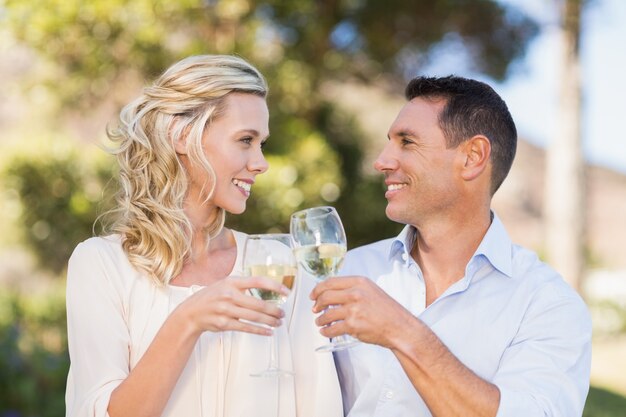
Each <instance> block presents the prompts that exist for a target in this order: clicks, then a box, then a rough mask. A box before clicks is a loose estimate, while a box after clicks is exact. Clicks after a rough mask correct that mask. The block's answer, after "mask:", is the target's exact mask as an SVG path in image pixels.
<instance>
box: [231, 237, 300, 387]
mask: <svg viewBox="0 0 626 417" xmlns="http://www.w3.org/2000/svg"><path fill="white" fill-rule="evenodd" d="M243 268H244V272H245V274H246V275H247V276H263V277H268V278H270V279H272V280H274V281H277V282H278V283H280V284H283V285H284V286H285V287H287V288H289V289H290V290H291V289H292V288H293V285H294V280H295V278H296V270H297V269H296V260H295V258H294V256H293V246H292V241H291V236H290V235H288V234H281V233H274V234H257V235H249V236H248V238H247V239H246V244H245V246H244V252H243ZM250 292H251V293H252V295H253V296H255V297H256V298H260V299H261V300H265V301H268V302H271V303H275V304H276V305H278V306H280V305H282V304H283V303H284V302H285V301H286V297H285V296H284V295H282V294H280V293H278V292H275V291H268V290H264V289H261V288H251V289H250ZM276 330H277V329H275V330H274V334H273V335H272V336H271V340H270V343H271V344H270V358H269V364H268V366H267V369H265V370H264V371H261V372H259V373H254V374H251V376H264V377H280V376H290V375H293V372H291V371H289V370H285V369H281V368H280V366H279V360H278V358H279V352H278V340H277V337H278V336H277V334H276Z"/></svg>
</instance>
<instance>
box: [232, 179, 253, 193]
mask: <svg viewBox="0 0 626 417" xmlns="http://www.w3.org/2000/svg"><path fill="white" fill-rule="evenodd" d="M233 184H235V185H236V186H237V187H239V188H243V189H244V190H246V191H250V187H252V184H250V183H247V182H244V181H239V180H235V179H234V180H233Z"/></svg>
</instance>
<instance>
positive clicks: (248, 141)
mask: <svg viewBox="0 0 626 417" xmlns="http://www.w3.org/2000/svg"><path fill="white" fill-rule="evenodd" d="M239 141H241V142H243V143H245V144H247V145H250V144H251V143H252V137H251V136H246V137H243V138H241V139H239Z"/></svg>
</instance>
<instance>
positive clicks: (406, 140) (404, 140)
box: [400, 139, 413, 145]
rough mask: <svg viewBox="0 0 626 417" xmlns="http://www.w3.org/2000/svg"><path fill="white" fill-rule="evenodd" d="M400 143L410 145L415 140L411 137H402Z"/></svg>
mask: <svg viewBox="0 0 626 417" xmlns="http://www.w3.org/2000/svg"><path fill="white" fill-rule="evenodd" d="M400 143H402V145H410V144H412V143H413V141H412V140H409V139H402V140H400Z"/></svg>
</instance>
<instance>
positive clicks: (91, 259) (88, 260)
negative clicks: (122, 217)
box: [69, 235, 128, 267]
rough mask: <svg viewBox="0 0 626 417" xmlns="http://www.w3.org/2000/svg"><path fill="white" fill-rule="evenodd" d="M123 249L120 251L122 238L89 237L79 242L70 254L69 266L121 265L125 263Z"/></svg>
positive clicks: (118, 236)
mask: <svg viewBox="0 0 626 417" xmlns="http://www.w3.org/2000/svg"><path fill="white" fill-rule="evenodd" d="M127 259H128V258H127V257H126V254H125V253H124V249H122V237H121V236H120V235H108V236H98V237H91V238H89V239H87V240H84V241H82V242H80V243H79V244H78V245H77V246H76V247H75V248H74V251H73V252H72V255H71V256H70V259H69V266H70V267H71V266H72V265H76V264H87V265H90V266H91V267H96V266H97V265H98V264H100V263H102V262H104V263H105V264H109V263H112V264H123V263H126V261H127Z"/></svg>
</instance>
